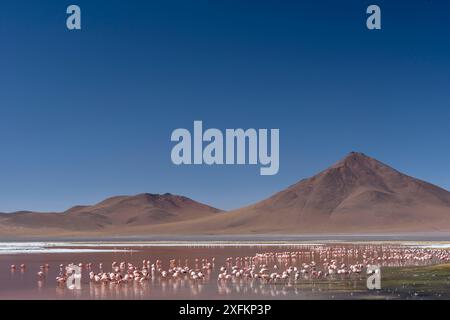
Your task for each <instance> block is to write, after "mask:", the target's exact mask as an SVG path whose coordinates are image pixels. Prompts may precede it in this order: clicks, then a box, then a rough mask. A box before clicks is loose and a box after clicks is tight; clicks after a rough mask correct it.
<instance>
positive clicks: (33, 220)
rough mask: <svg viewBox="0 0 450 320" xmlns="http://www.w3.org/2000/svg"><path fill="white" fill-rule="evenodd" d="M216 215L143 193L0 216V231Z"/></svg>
mask: <svg viewBox="0 0 450 320" xmlns="http://www.w3.org/2000/svg"><path fill="white" fill-rule="evenodd" d="M219 212H220V210H218V209H216V208H212V207H210V206H207V205H204V204H201V203H199V202H196V201H194V200H191V199H189V198H186V197H182V196H177V195H172V194H163V195H159V194H148V193H145V194H139V195H135V196H117V197H112V198H109V199H106V200H104V201H102V202H100V203H98V204H96V205H92V206H76V207H73V208H71V209H69V210H67V211H65V212H62V213H38V212H15V213H10V214H0V224H1V225H2V226H4V227H5V226H7V227H8V226H9V227H20V228H31V229H38V228H46V229H48V228H50V229H62V230H74V231H75V230H76V231H89V230H102V229H105V228H106V229H109V228H114V227H117V226H120V227H123V228H127V227H131V226H135V225H140V226H148V225H153V224H161V223H169V222H174V221H177V222H179V221H184V220H191V219H196V218H200V217H205V216H209V215H215V214H217V213H219Z"/></svg>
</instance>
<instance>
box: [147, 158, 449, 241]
mask: <svg viewBox="0 0 450 320" xmlns="http://www.w3.org/2000/svg"><path fill="white" fill-rule="evenodd" d="M161 227H163V229H158V228H154V230H153V231H152V232H164V233H169V232H172V233H176V232H182V230H184V232H190V233H204V232H205V230H208V232H210V233H215V232H217V233H245V234H249V233H290V234H295V233H335V232H339V233H340V232H344V233H359V232H367V231H374V232H390V231H439V230H446V231H448V230H450V192H448V191H446V190H444V189H442V188H439V187H437V186H434V185H432V184H430V183H427V182H424V181H421V180H418V179H415V178H412V177H410V176H407V175H405V174H402V173H400V172H399V171H397V170H395V169H393V168H391V167H389V166H388V165H386V164H383V163H381V162H380V161H378V160H375V159H373V158H371V157H368V156H366V155H364V154H362V153H357V152H352V153H350V154H349V155H347V156H346V157H345V158H344V159H343V160H341V161H339V162H337V163H336V164H334V165H333V166H331V167H330V168H328V169H326V170H324V171H322V172H320V173H319V174H317V175H315V176H313V177H311V178H309V179H304V180H301V181H300V182H298V183H296V184H294V185H292V186H291V187H289V188H287V189H285V190H283V191H281V192H279V193H277V194H275V195H273V196H272V197H270V198H268V199H266V200H263V201H261V202H258V203H256V204H254V205H251V206H248V207H245V208H242V209H238V210H235V211H231V212H228V213H224V214H222V215H220V216H216V217H209V218H204V219H199V220H196V221H186V222H185V223H182V224H181V225H173V224H171V225H166V226H161Z"/></svg>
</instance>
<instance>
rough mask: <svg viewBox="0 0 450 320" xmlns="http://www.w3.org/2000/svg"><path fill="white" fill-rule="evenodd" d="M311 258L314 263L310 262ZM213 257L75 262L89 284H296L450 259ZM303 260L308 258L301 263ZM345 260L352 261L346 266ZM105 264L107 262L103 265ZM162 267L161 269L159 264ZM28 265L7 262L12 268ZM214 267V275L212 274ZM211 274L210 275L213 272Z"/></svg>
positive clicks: (320, 253) (319, 254)
mask: <svg viewBox="0 0 450 320" xmlns="http://www.w3.org/2000/svg"><path fill="white" fill-rule="evenodd" d="M313 259H315V260H316V261H314V260H313ZM216 260H217V259H216V258H214V257H210V258H200V257H199V258H195V259H191V260H190V261H189V260H188V259H185V260H183V261H182V260H181V259H178V260H177V259H171V260H170V261H166V265H165V264H164V263H163V261H161V260H159V259H156V258H155V259H148V260H143V261H142V263H139V264H133V263H130V262H126V261H122V262H112V264H111V265H110V269H108V270H106V268H105V266H104V264H103V263H98V264H95V265H94V264H93V263H91V262H87V263H79V264H78V266H79V267H80V268H81V269H82V270H83V272H84V273H85V274H89V280H90V282H91V283H92V284H94V285H95V284H98V285H102V284H115V285H121V284H131V283H145V282H147V281H149V280H151V279H159V280H160V281H166V280H171V281H176V280H188V281H191V282H201V281H210V280H214V278H215V277H216V275H217V281H218V283H219V284H221V283H227V282H238V281H246V280H252V281H255V280H256V281H259V282H261V283H263V284H264V283H267V284H268V283H271V284H277V283H285V284H286V283H290V284H292V283H297V282H298V281H302V280H307V279H308V280H314V279H317V280H324V281H326V280H327V279H334V280H335V279H346V278H347V279H348V278H349V277H353V276H355V275H356V276H357V275H360V274H364V273H365V272H366V270H367V267H368V266H370V265H379V266H410V265H429V264H437V263H445V262H448V261H450V254H449V251H447V250H445V249H432V248H418V247H385V248H384V249H383V248H382V247H381V250H380V246H372V245H367V246H362V247H353V248H349V247H344V246H342V247H327V246H315V247H311V248H310V250H309V251H305V250H303V251H290V252H264V253H257V254H255V255H254V256H246V257H228V258H223V260H224V261H222V265H220V266H218V267H217V268H216ZM305 261H308V262H305ZM348 261H354V263H352V264H350V263H349V262H348ZM108 265H109V264H108ZM164 265H165V266H166V268H164V267H163V266H164ZM26 268H27V266H26V265H25V264H21V265H17V266H16V265H11V272H15V271H16V270H21V271H22V272H24V271H25V270H26ZM50 268H51V266H50V265H49V264H43V265H42V266H40V269H39V270H38V271H37V278H38V279H40V280H42V279H45V278H46V277H47V273H48V270H49V269H50ZM213 270H215V273H213ZM213 274H214V276H212V275H213ZM68 276H69V275H68V274H67V272H66V265H63V264H61V265H59V275H58V276H57V277H56V279H55V280H56V282H57V284H59V285H65V283H66V282H67V279H68Z"/></svg>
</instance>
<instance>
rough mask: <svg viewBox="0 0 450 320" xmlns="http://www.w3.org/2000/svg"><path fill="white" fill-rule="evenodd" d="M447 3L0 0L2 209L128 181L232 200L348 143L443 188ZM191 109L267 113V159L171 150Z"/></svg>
mask: <svg viewBox="0 0 450 320" xmlns="http://www.w3.org/2000/svg"><path fill="white" fill-rule="evenodd" d="M374 3H375V4H378V5H380V6H381V9H382V28H383V29H382V30H381V31H368V30H367V29H366V27H365V20H366V14H365V10H366V8H367V6H368V5H369V4H374ZM69 4H78V5H80V7H81V9H82V19H83V20H82V26H83V30H82V31H81V32H69V31H68V30H67V29H66V27H65V19H66V14H65V11H66V8H67V6H68V5H69ZM449 16H450V3H449V2H448V1H445V0H440V1H438V0H431V1H430V0H411V1H378V0H377V1H356V0H354V1H349V0H340V1H338V0H335V1H317V0H314V1H313V0H308V1H300V0H299V1H275V0H272V1H266V0H260V1H254V0H239V1H238V0H227V1H221V0H217V1H204V0H196V1H186V0H183V1H178V0H177V1H174V0H172V1H167V0H164V1H162V0H161V1H140V0H139V1H138V0H135V1H116V0H108V1H106V0H105V1H100V0H89V1H85V0H72V1H61V0H54V1H50V0H41V1H34V0H33V1H31V0H30V1H22V0H2V1H1V2H0V151H1V153H0V212H9V211H15V210H20V209H28V210H42V211H53V210H63V209H67V208H68V207H70V206H72V205H75V204H90V203H95V202H97V201H99V200H102V199H103V198H105V197H108V196H112V195H117V194H136V193H141V192H151V193H164V192H171V193H177V194H183V195H186V196H189V197H192V198H194V199H196V200H199V201H202V202H206V203H208V204H211V205H214V206H217V207H220V208H225V209H229V208H235V207H239V206H242V205H245V204H250V203H252V202H255V201H257V200H260V199H262V198H264V197H266V196H269V195H271V194H272V193H274V192H276V191H278V190H281V189H283V188H284V187H286V186H288V185H290V184H292V183H295V182H296V181H298V180H299V179H301V178H305V177H308V176H311V175H313V174H315V173H317V172H318V171H320V170H322V169H324V168H325V167H328V166H329V165H330V164H332V163H334V162H335V161H337V160H339V159H340V158H342V157H343V156H345V155H346V154H347V153H348V152H350V151H353V150H355V151H361V152H364V153H366V154H368V155H370V156H373V157H375V158H377V159H380V160H382V161H384V162H386V163H388V164H390V165H392V166H394V167H395V168H397V169H399V170H401V171H403V172H406V173H407V174H410V175H413V176H416V177H419V178H421V179H424V180H428V181H430V182H432V183H435V184H438V185H440V186H442V187H444V188H447V189H449V188H450V142H449V140H450V139H449V138H450V135H449V134H450V125H449V124H450V40H449V39H450V19H449ZM194 120H203V121H204V125H205V126H206V127H216V128H220V129H225V128H238V127H242V128H279V129H280V149H281V151H280V152H281V153H280V163H281V164H280V172H279V174H278V175H276V176H269V177H268V176H260V175H259V167H258V166H246V167H238V166H234V167H233V166H223V167H220V166H216V167H206V166H201V167H194V166H181V167H176V166H174V165H173V164H172V163H171V161H170V150H171V147H172V146H173V144H172V143H171V142H170V134H171V132H172V131H173V130H174V129H176V128H180V127H187V128H191V127H192V124H193V121H194Z"/></svg>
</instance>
